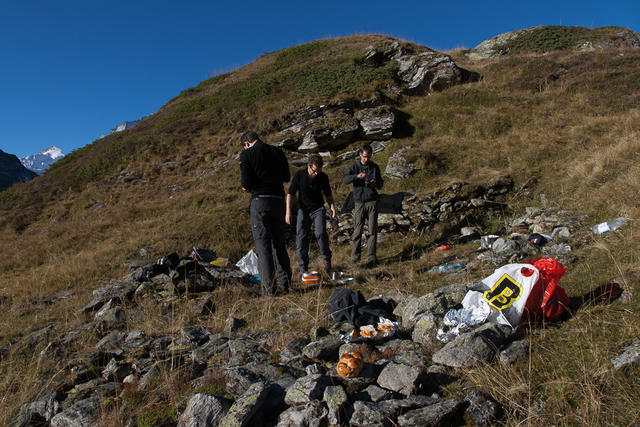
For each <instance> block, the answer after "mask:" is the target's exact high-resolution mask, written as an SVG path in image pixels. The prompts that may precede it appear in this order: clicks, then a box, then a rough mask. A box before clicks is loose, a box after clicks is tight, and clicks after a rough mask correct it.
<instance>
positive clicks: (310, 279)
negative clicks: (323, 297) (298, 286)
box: [302, 271, 322, 286]
mask: <svg viewBox="0 0 640 427" xmlns="http://www.w3.org/2000/svg"><path fill="white" fill-rule="evenodd" d="M320 283H322V278H321V277H320V274H318V272H317V271H308V272H306V273H302V284H303V285H305V286H311V285H319V284H320Z"/></svg>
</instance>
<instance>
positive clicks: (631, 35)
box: [466, 27, 640, 60]
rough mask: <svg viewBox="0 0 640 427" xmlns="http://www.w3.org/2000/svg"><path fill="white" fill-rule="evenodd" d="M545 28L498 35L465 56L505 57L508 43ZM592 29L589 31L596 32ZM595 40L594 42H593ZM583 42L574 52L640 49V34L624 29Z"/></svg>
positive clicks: (586, 39)
mask: <svg viewBox="0 0 640 427" xmlns="http://www.w3.org/2000/svg"><path fill="white" fill-rule="evenodd" d="M544 30H545V27H531V28H523V29H519V30H515V31H508V32H506V33H502V34H498V35H497V36H494V37H491V38H490V39H488V40H485V41H483V42H482V43H480V44H479V45H478V46H476V47H474V48H473V49H469V51H468V52H467V53H466V56H467V57H468V58H469V59H472V60H482V59H488V58H496V57H500V56H504V55H507V54H508V53H509V41H510V40H513V39H516V38H518V37H520V36H522V35H523V34H527V33H531V32H535V31H544ZM597 30H598V29H594V30H591V31H597ZM594 38H595V40H594ZM584 39H585V40H584V41H582V42H579V43H577V44H576V45H575V46H573V49H575V50H595V49H611V48H618V49H620V48H623V49H624V48H640V34H638V33H635V32H633V31H631V30H627V29H625V28H619V29H617V31H616V32H615V33H614V34H612V35H609V36H592V37H589V38H587V37H585V38H584Z"/></svg>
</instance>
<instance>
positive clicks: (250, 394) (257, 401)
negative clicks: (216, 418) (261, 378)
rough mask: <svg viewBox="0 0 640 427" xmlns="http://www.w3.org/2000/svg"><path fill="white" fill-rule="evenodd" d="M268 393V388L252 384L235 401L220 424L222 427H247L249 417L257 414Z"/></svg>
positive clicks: (259, 384)
mask: <svg viewBox="0 0 640 427" xmlns="http://www.w3.org/2000/svg"><path fill="white" fill-rule="evenodd" d="M268 393H269V387H268V386H267V385H266V384H264V383H262V382H257V383H254V384H252V385H251V386H250V387H249V388H248V389H247V391H245V392H244V393H243V395H242V396H240V398H239V399H237V400H236V401H235V402H234V403H233V405H231V408H229V412H227V415H225V416H224V418H223V419H222V421H221V422H220V426H222V427H245V426H247V425H249V423H250V421H251V417H253V416H254V414H256V412H258V410H259V409H260V407H261V406H262V404H263V403H264V401H265V399H266V398H267V394H268Z"/></svg>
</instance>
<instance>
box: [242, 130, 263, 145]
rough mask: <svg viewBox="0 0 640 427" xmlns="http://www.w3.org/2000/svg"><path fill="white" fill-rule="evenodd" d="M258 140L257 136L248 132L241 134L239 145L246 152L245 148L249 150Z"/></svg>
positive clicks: (252, 132)
mask: <svg viewBox="0 0 640 427" xmlns="http://www.w3.org/2000/svg"><path fill="white" fill-rule="evenodd" d="M258 139H259V138H258V134H257V133H255V132H254V131H252V130H250V131H248V132H245V133H243V134H242V136H241V137H240V143H241V144H242V147H243V148H244V149H245V150H246V149H247V148H251V147H252V146H253V144H255V143H256V141H257V140H258Z"/></svg>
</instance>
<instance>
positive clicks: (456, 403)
mask: <svg viewBox="0 0 640 427" xmlns="http://www.w3.org/2000/svg"><path fill="white" fill-rule="evenodd" d="M463 404H464V401H463V400H462V399H448V400H443V401H440V402H437V403H434V404H433V405H429V406H426V407H424V408H420V409H414V410H411V411H409V412H407V413H406V414H403V415H400V416H399V417H398V425H399V426H407V427H409V426H411V427H413V426H417V425H424V426H445V425H456V424H457V422H456V421H457V420H456V419H457V418H460V412H461V408H462V407H463Z"/></svg>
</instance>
